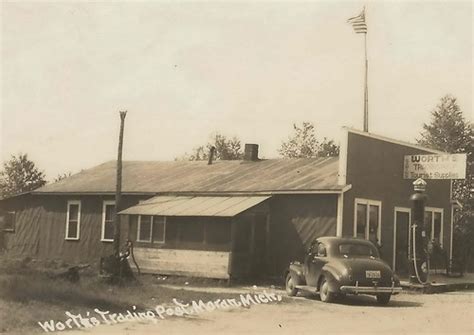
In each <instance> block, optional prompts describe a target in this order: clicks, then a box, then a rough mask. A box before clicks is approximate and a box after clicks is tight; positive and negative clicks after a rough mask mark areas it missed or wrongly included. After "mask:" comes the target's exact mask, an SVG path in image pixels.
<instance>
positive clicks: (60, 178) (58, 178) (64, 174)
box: [53, 171, 72, 183]
mask: <svg viewBox="0 0 474 335" xmlns="http://www.w3.org/2000/svg"><path fill="white" fill-rule="evenodd" d="M71 176H72V173H71V172H70V171H68V172H64V173H59V174H58V175H57V177H56V178H54V181H53V183H57V182H58V181H60V180H63V179H66V178H69V177H71Z"/></svg>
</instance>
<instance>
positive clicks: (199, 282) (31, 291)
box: [0, 259, 237, 334]
mask: <svg viewBox="0 0 474 335" xmlns="http://www.w3.org/2000/svg"><path fill="white" fill-rule="evenodd" d="M50 265H51V264H50ZM49 270H51V268H49V269H48V270H45V268H44V264H41V266H39V265H38V264H36V265H34V263H32V262H29V261H28V260H27V261H11V260H6V259H0V333H11V334H25V333H33V332H43V330H42V329H41V328H40V327H39V325H38V321H47V320H57V321H63V320H65V319H67V317H66V315H65V314H64V313H65V311H70V312H71V313H74V314H78V313H81V314H85V313H86V312H87V311H92V310H93V309H94V308H99V309H101V310H108V311H110V312H125V311H126V310H127V309H130V308H131V307H132V306H137V309H138V310H144V309H146V308H152V307H155V306H156V305H158V304H168V303H171V302H172V299H173V298H176V299H179V300H181V301H185V302H189V301H192V300H199V299H202V300H203V301H208V300H214V299H218V298H235V297H236V296H237V295H232V294H225V297H223V296H222V294H217V293H209V292H196V291H190V290H176V289H170V288H166V287H163V286H161V284H170V283H171V284H175V285H176V284H177V285H180V284H185V283H186V282H188V283H190V284H192V285H196V286H205V285H209V286H223V285H224V283H223V282H218V281H212V280H205V279H197V278H196V279H191V278H178V277H167V278H166V279H165V280H163V277H160V276H158V277H156V276H151V275H142V276H141V277H140V278H139V280H138V281H137V282H135V283H130V284H127V285H121V286H116V285H110V284H107V283H105V282H103V281H102V280H101V279H100V278H99V277H98V276H97V275H96V273H94V271H89V273H88V274H87V275H82V276H81V280H80V281H79V282H77V283H71V282H68V281H64V280H60V279H53V278H51V277H50V276H48V271H49ZM56 270H57V267H56Z"/></svg>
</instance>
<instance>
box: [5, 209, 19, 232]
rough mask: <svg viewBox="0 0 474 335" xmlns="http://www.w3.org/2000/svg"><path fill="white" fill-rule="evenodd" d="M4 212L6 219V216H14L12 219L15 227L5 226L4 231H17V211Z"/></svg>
mask: <svg viewBox="0 0 474 335" xmlns="http://www.w3.org/2000/svg"><path fill="white" fill-rule="evenodd" d="M3 214H4V218H5V220H6V218H7V217H8V216H9V215H11V216H12V217H13V219H12V221H13V227H12V228H5V227H2V228H3V229H2V230H3V231H4V232H7V233H14V232H15V229H16V212H15V211H6V212H3Z"/></svg>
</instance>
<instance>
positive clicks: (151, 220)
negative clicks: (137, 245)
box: [136, 214, 166, 244]
mask: <svg viewBox="0 0 474 335" xmlns="http://www.w3.org/2000/svg"><path fill="white" fill-rule="evenodd" d="M142 216H150V217H151V218H150V225H151V226H150V239H149V240H140V228H141V221H142ZM155 217H160V218H163V240H157V241H155V240H154V239H153V226H154V225H155ZM137 222H138V223H137V237H136V241H137V242H143V243H158V244H163V243H165V241H166V216H157V215H141V214H139V215H138V220H137Z"/></svg>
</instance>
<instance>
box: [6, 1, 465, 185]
mask: <svg viewBox="0 0 474 335" xmlns="http://www.w3.org/2000/svg"><path fill="white" fill-rule="evenodd" d="M364 5H365V6H366V19H367V25H368V34H367V47H368V59H369V78H368V86H369V131H370V132H373V133H376V134H379V135H384V136H387V137H391V138H396V139H399V140H404V141H409V142H415V139H416V138H417V137H419V133H420V131H421V129H422V125H423V123H427V122H429V120H430V112H431V110H433V108H434V107H435V106H436V105H437V103H438V102H439V99H440V98H441V97H442V96H444V95H445V94H448V93H449V94H452V95H454V96H455V97H457V98H458V102H459V105H460V107H461V109H462V110H463V112H464V116H465V117H466V119H467V120H469V121H472V120H473V111H472V95H473V94H472V92H473V87H472V77H473V68H472V46H473V43H472V42H473V39H472V31H473V29H472V28H473V27H472V22H473V20H472V19H473V8H472V3H471V2H470V1H464V2H456V1H437V2H436V1H435V2H433V1H432V2H428V1H397V2H393V1H391V2H389V1H376V2H365V3H364V2H362V1H339V2H338V1H306V2H298V1H291V2H290V1H287V2H285V1H280V2H271V1H258V2H257V1H247V2H243V1H233V2H228V1H219V2H212V1H206V2H203V1H199V2H178V1H175V2H163V1H160V2H158V1H148V2H131V1H129V2H111V1H109V2H102V3H100V2H95V3H92V2H86V1H82V2H71V1H67V2H58V1H56V2H41V1H36V2H20V1H14V2H8V1H2V2H1V34H0V38H1V44H0V45H1V49H0V52H1V61H0V64H1V67H0V79H1V80H0V82H1V90H0V92H1V96H0V98H1V106H0V112H1V123H0V159H1V160H3V161H6V160H8V159H9V158H10V156H11V155H13V154H15V155H16V154H18V153H27V154H28V156H29V157H30V159H32V160H33V161H34V162H35V163H36V165H37V166H38V167H39V168H40V169H42V170H44V172H45V173H46V176H47V178H48V179H49V180H51V179H53V178H54V177H56V176H57V175H58V174H59V173H64V172H73V173H75V172H78V171H80V170H81V169H85V168H90V167H92V166H95V165H98V164H100V163H102V162H105V161H109V160H113V159H115V158H116V152H117V141H118V130H119V111H120V110H127V111H128V114H127V117H126V122H125V138H124V153H123V158H124V160H173V159H174V158H176V157H179V156H182V155H183V154H184V153H186V152H191V151H192V149H193V148H194V147H196V146H198V145H201V144H205V143H207V141H208V139H209V136H210V134H212V133H215V132H220V133H222V134H224V135H226V136H237V137H238V138H240V139H241V140H242V142H243V143H257V144H259V145H260V157H264V158H273V157H278V148H279V147H280V145H281V143H282V141H284V140H286V139H287V138H288V136H289V135H290V134H291V131H292V124H293V123H301V122H303V121H310V122H313V123H314V124H315V125H316V129H317V133H318V136H319V137H320V138H322V137H328V138H331V139H334V140H335V141H336V142H338V141H339V137H340V133H341V131H340V129H341V127H342V126H348V127H353V128H356V129H361V128H362V124H363V83H364V81H363V80H364V36H363V34H355V33H354V32H353V30H352V27H351V26H350V25H349V24H347V23H346V21H347V19H348V18H349V17H352V16H355V15H357V14H359V13H360V11H361V10H362V8H363V6H364Z"/></svg>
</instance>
